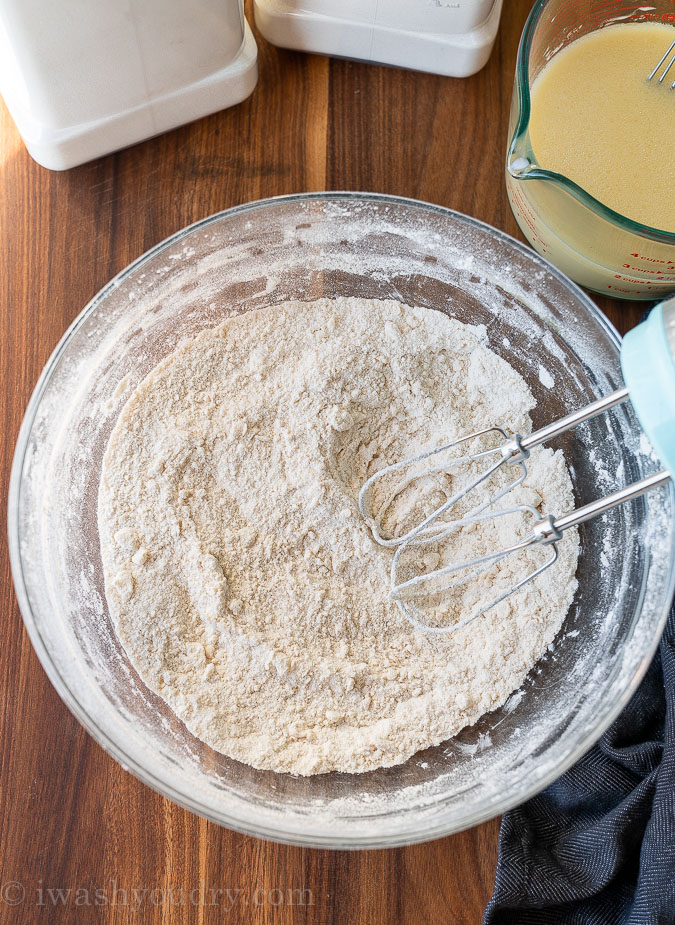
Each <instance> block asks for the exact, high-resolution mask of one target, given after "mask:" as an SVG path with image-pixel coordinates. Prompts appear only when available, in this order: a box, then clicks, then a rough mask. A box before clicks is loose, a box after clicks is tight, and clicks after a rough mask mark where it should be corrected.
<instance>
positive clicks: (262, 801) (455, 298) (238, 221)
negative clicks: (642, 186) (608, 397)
mask: <svg viewBox="0 0 675 925" xmlns="http://www.w3.org/2000/svg"><path fill="white" fill-rule="evenodd" d="M320 296H328V297H330V296H360V297H368V298H394V299H399V300H401V301H403V302H406V303H408V304H410V305H417V306H426V307H428V308H430V309H434V310H438V311H443V312H447V313H449V314H451V315H453V316H455V317H457V318H459V319H460V320H462V321H465V322H470V323H475V324H484V325H485V326H486V328H487V334H488V338H489V341H490V344H491V346H492V349H493V350H495V351H496V352H497V353H499V354H501V355H502V356H503V357H505V358H506V359H507V360H508V361H509V362H510V363H511V364H513V366H514V367H515V368H516V369H518V370H519V372H520V373H521V374H522V375H523V376H524V377H525V379H526V380H527V381H528V383H529V385H530V387H531V389H532V392H533V393H534V395H535V397H536V399H537V402H538V404H537V407H536V410H535V413H534V422H535V424H536V425H539V424H541V423H543V422H544V421H548V420H550V419H552V418H553V417H557V416H558V415H561V414H564V413H566V412H568V411H569V410H571V409H572V408H577V407H579V406H580V405H582V404H584V403H585V402H587V401H589V400H592V399H595V398H597V397H598V396H599V395H602V394H605V393H607V392H610V391H612V390H613V389H615V388H616V387H617V386H618V385H619V384H620V368H619V359H618V357H619V337H618V335H617V333H616V331H615V330H614V329H613V328H612V326H611V325H610V324H609V323H608V322H607V320H606V319H605V318H604V317H603V315H602V314H601V313H600V312H599V311H598V309H597V308H596V307H595V306H594V305H593V304H592V303H591V302H590V301H589V299H588V298H587V297H586V296H585V295H584V294H583V293H582V292H581V291H580V290H579V289H578V288H577V287H576V286H574V285H573V284H572V283H570V282H569V281H568V280H567V279H565V277H563V276H562V274H560V273H559V272H558V271H557V270H555V269H553V268H552V267H550V266H549V265H548V264H547V263H545V261H543V260H542V259H541V258H540V257H539V256H538V255H537V254H535V253H534V252H532V251H531V250H529V249H527V248H525V247H524V246H522V245H520V244H519V243H518V242H516V241H514V240H513V239H511V238H509V237H507V236H506V235H504V234H502V233H501V232H499V231H496V230H495V229H493V228H490V227H489V226H487V225H483V224H481V223H480V222H477V221H475V220H473V219H470V218H466V217H465V216H462V215H459V214H457V213H454V212H450V211H448V210H447V209H442V208H439V207H437V206H432V205H426V204H424V203H419V202H412V201H410V200H406V199H396V198H392V197H386V196H378V195H366V194H353V193H333V194H312V195H305V196H291V197H287V198H281V199H272V200H267V201H264V202H256V203H252V204H250V205H246V206H241V207H238V208H235V209H231V210H230V211H227V212H223V213H221V214H219V215H215V216H212V217H211V218H208V219H205V220H204V221H201V222H199V223H197V224H196V225H193V226H192V227H190V228H187V229H185V230H184V231H181V232H179V233H178V234H176V235H174V236H173V237H171V238H169V239H168V240H167V241H165V242H164V243H162V244H159V245H158V246H157V247H156V248H154V249H153V250H152V251H150V252H149V253H147V254H145V255H144V256H143V257H141V258H139V259H138V260H137V261H136V262H135V263H134V264H132V265H131V266H130V267H129V268H128V269H126V270H125V271H124V272H123V273H121V274H120V275H119V276H118V277H117V278H116V279H114V280H113V281H112V282H111V283H110V284H109V285H108V286H106V288H105V289H104V290H103V291H102V292H101V293H99V295H97V296H96V298H95V299H94V300H93V301H92V302H91V303H90V304H89V305H88V306H87V307H86V308H85V310H84V311H83V312H82V314H81V315H80V316H79V317H78V318H77V319H76V321H75V322H74V323H73V325H72V326H71V328H70V329H69V331H68V332H67V333H66V335H65V336H64V338H63V339H62V341H61V343H60V344H59V345H58V347H57V348H56V350H55V351H54V354H53V355H52V357H51V359H50V361H49V363H48V364H47V366H46V368H45V370H44V372H43V374H42V376H41V378H40V381H39V383H38V385H37V388H36V390H35V393H34V395H33V397H32V399H31V402H30V405H29V407H28V410H27V412H26V417H25V420H24V423H23V426H22V429H21V433H20V436H19V441H18V445H17V450H16V455H15V459H14V467H13V470H12V478H11V486H10V498H9V537H10V548H11V560H12V569H13V574H14V581H15V584H16V589H17V594H18V598H19V603H20V606H21V610H22V613H23V616H24V619H25V622H26V626H27V629H28V632H29V633H30V636H31V639H32V641H33V645H34V646H35V649H36V651H37V653H38V656H39V658H40V660H41V661H42V664H43V665H44V667H45V670H46V671H47V674H48V675H49V677H50V679H51V681H52V682H53V684H54V686H55V687H56V689H57V690H58V692H59V694H60V695H61V697H62V698H63V700H64V701H65V703H66V704H67V705H68V707H69V708H70V709H71V710H72V711H73V713H74V714H75V715H76V716H77V717H78V719H79V720H80V721H81V722H82V723H83V725H84V726H85V727H86V728H87V729H88V730H89V732H90V733H91V734H92V735H93V736H94V737H95V738H96V739H97V741H98V742H99V743H100V744H101V745H103V747H104V748H106V749H107V750H108V751H109V752H110V753H111V754H112V755H113V756H114V757H115V758H116V759H117V760H118V761H119V762H120V763H121V764H122V765H123V766H124V767H125V768H127V769H128V770H130V771H132V772H133V773H134V774H136V775H137V776H138V777H139V778H140V779H141V780H143V781H144V782H145V783H147V784H149V785H150V786H152V787H155V788H156V789H157V790H159V791H160V792H161V793H163V794H165V795H166V796H168V797H169V798H171V799H172V800H175V801H176V802H178V803H180V804H181V805H183V806H185V807H187V808H188V809H190V810H192V811H193V812H196V813H200V814H202V815H204V816H206V817H208V818H209V819H212V820H215V821H216V822H219V823H222V824H224V825H227V826H230V827H232V828H235V829H239V830H241V831H244V832H249V833H252V834H255V835H259V836H264V837H268V838H274V839H278V840H282V841H289V842H295V843H300V844H305V845H317V846H332V847H376V846H388V845H398V844H404V843H410V842H415V841H423V840H425V839H431V838H435V837H438V836H440V835H445V834H447V833H449V832H454V831H457V830H459V829H462V828H464V827H467V826H470V825H474V824H476V823H478V822H481V821H482V820H485V819H488V818H489V817H491V816H494V815H496V814H498V813H500V812H502V811H503V810H505V809H507V808H509V807H511V806H513V805H515V804H517V803H519V802H521V801H523V800H525V799H526V798H528V797H529V796H531V795H532V794H534V793H535V792H536V791H538V790H539V789H541V788H542V787H544V786H545V785H546V784H548V783H549V782H550V781H552V780H553V779H554V778H555V777H557V776H558V775H559V774H561V773H562V772H563V771H564V770H565V769H566V768H567V767H568V766H569V765H570V764H572V762H574V761H575V760H576V759H577V758H578V757H579V756H580V755H581V754H582V753H583V752H584V751H585V750H586V749H588V748H589V747H590V746H591V745H592V743H593V742H594V741H595V740H596V739H597V738H598V737H599V736H600V734H601V733H602V731H603V730H604V729H605V728H606V727H607V726H608V724H609V723H610V722H611V720H612V719H613V718H614V717H615V716H616V715H617V713H618V712H619V711H620V710H621V709H622V707H624V706H625V705H626V703H627V702H628V700H629V698H630V697H631V695H632V693H633V692H634V690H635V688H636V686H637V684H638V682H639V680H640V678H641V677H642V675H643V673H644V671H645V670H646V667H647V665H648V663H649V661H650V658H651V656H652V654H653V652H654V650H655V648H656V646H657V643H658V640H659V636H660V634H661V631H662V628H663V625H664V621H665V619H666V614H667V610H668V606H669V603H670V600H671V595H672V590H673V576H674V571H673V551H674V548H675V547H674V544H673V526H672V524H673V492H672V491H671V489H670V487H668V489H667V490H666V489H659V490H657V491H654V492H653V493H651V494H650V495H648V496H646V497H644V498H641V499H639V501H638V502H636V503H635V504H631V505H625V506H624V507H622V508H618V509H616V510H614V511H612V512H610V513H609V514H607V515H606V516H605V517H603V518H602V519H600V520H596V521H593V522H591V523H588V524H585V525H584V526H583V527H582V529H581V540H582V551H581V559H580V562H579V570H578V577H579V591H578V594H577V596H576V599H575V601H574V604H573V606H572V609H571V611H570V612H569V614H568V615H567V617H566V619H565V623H564V626H563V628H562V630H561V632H560V633H559V635H558V637H557V639H556V641H555V644H554V646H553V647H552V649H551V651H550V652H549V653H548V654H547V656H546V657H545V658H543V659H542V660H541V661H540V662H539V663H538V664H537V666H536V667H535V669H533V671H532V672H531V673H530V676H529V677H528V679H527V681H526V682H525V684H524V686H523V688H522V689H521V691H520V692H519V693H518V694H517V695H516V696H515V697H511V698H510V700H509V702H508V703H507V705H506V706H505V707H503V708H502V709H499V710H496V711H494V712H493V713H490V714H489V715H486V716H485V717H483V718H482V719H481V721H480V722H479V723H477V724H476V725H475V726H473V727H471V728H469V729H465V730H464V731H463V732H461V733H460V734H459V735H458V736H456V737H455V738H454V739H451V740H449V741H448V742H445V743H444V744H442V745H439V746H437V747H435V748H430V749H428V750H426V751H425V752H422V753H419V754H417V755H415V756H414V757H412V758H411V759H410V760H409V761H407V762H406V763H405V764H403V765H400V766H399V767H394V768H388V769H385V770H378V771H373V772H369V773H366V774H362V775H352V774H328V775H323V776H317V777H311V778H296V777H292V776H289V775H278V774H274V773H272V772H263V771H256V770H254V769H253V768H250V767H247V766H245V765H243V764H240V763H238V762H237V761H233V760H231V759H229V758H226V757H225V756H223V755H220V754H217V753H216V752H214V751H212V750H211V749H210V748H208V747H207V746H205V745H203V744H202V743H201V742H199V741H198V740H197V739H195V738H194V737H193V736H192V735H191V734H190V733H189V732H187V731H186V729H185V728H184V726H183V725H182V724H181V722H180V721H179V720H178V719H177V718H176V717H175V716H174V715H173V714H172V713H171V711H170V710H169V709H168V708H167V707H166V706H165V704H164V703H163V702H162V701H161V700H160V699H159V698H158V697H157V696H156V695H155V694H153V693H152V692H151V691H149V690H148V689H147V688H146V687H145V685H144V684H143V683H142V681H141V680H140V679H139V677H138V675H137V674H136V672H135V671H134V669H133V667H132V666H131V664H130V663H129V660H128V659H127V657H126V655H125V653H124V651H123V649H122V647H121V645H120V643H119V642H118V639H117V637H116V635H115V632H114V630H113V627H112V625H111V622H110V618H109V615H108V611H107V607H106V602H105V598H104V594H103V583H102V577H101V560H100V554H99V541H98V530H97V522H96V507H97V501H96V499H97V491H98V482H99V470H100V464H101V457H102V454H103V451H104V448H105V446H106V441H107V439H108V435H109V434H110V431H111V428H112V427H113V425H114V423H115V420H116V418H117V416H118V414H119V412H120V409H121V407H122V405H123V403H124V400H125V396H126V395H127V394H128V389H129V388H131V387H133V386H135V385H136V384H137V383H138V382H139V381H140V380H141V379H142V378H143V377H144V376H145V375H146V373H147V372H148V371H149V370H150V369H151V368H152V367H153V366H154V365H155V364H156V363H157V362H158V361H159V360H160V359H161V358H162V357H164V356H165V355H166V354H168V353H169V352H170V351H172V350H173V349H174V347H175V346H176V345H177V344H178V343H179V342H180V341H181V340H182V339H183V338H184V337H186V336H187V335H191V334H193V333H195V332H197V331H199V330H201V329H202V328H204V327H207V326H211V325H215V324H217V323H218V322H219V321H221V320H222V319H223V318H225V317H226V316H228V315H231V314H234V313H238V312H244V311H255V310H256V309H257V308H260V307H263V306H266V305H269V304H274V303H279V302H282V301H284V300H287V299H303V300H311V299H316V298H317V297H320ZM559 445H560V446H561V447H562V448H563V450H564V452H565V454H566V457H567V460H568V463H569V465H570V466H571V471H572V474H573V481H574V486H575V492H576V496H577V498H576V500H577V502H578V503H580V504H583V503H585V502H587V501H589V500H591V499H592V498H594V497H597V496H598V495H599V494H600V493H601V492H604V491H608V490H610V489H611V488H613V487H615V486H616V485H618V484H620V483H621V484H623V483H624V482H625V481H627V480H629V479H637V478H640V477H642V476H643V475H646V474H648V473H650V472H653V471H656V469H657V467H658V464H657V463H656V461H655V460H654V459H653V458H652V457H651V456H650V455H649V448H648V447H647V446H646V445H645V442H644V440H642V441H641V439H640V433H639V428H638V425H637V422H636V419H635V416H634V414H633V412H632V410H631V408H630V406H629V405H622V406H621V407H619V408H617V409H615V410H614V411H613V412H612V413H611V414H608V415H605V416H604V417H602V418H600V419H597V420H594V421H590V422H588V423H586V424H584V425H583V426H581V427H579V428H577V430H576V431H575V432H574V433H572V434H568V435H567V436H566V437H565V438H564V439H563V440H562V442H561V443H560V444H559Z"/></svg>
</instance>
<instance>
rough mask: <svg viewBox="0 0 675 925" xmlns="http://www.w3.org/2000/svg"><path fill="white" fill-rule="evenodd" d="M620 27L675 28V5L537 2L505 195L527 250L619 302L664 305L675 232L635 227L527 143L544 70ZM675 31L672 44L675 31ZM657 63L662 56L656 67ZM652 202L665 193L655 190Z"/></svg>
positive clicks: (659, 0)
mask: <svg viewBox="0 0 675 925" xmlns="http://www.w3.org/2000/svg"><path fill="white" fill-rule="evenodd" d="M617 22H663V23H666V24H673V25H675V4H673V0H650V3H649V5H644V6H639V5H636V4H635V2H634V0H588V2H586V3H579V2H578V0H538V2H537V3H535V5H534V7H533V9H532V12H531V13H530V16H529V18H528V20H527V23H526V24H525V28H524V30H523V35H522V38H521V40H520V47H519V49H518V62H517V64H516V75H515V82H514V88H513V100H512V103H511V119H510V124H509V144H508V152H507V156H506V190H507V193H508V196H509V202H510V203H511V208H512V209H513V214H514V216H515V218H516V221H517V222H518V224H519V225H520V229H521V231H522V232H523V234H524V235H525V237H526V238H527V239H528V241H529V242H530V244H531V245H532V246H533V247H534V248H535V249H536V250H537V251H538V252H539V253H540V254H543V255H544V256H545V257H546V258H547V259H548V260H551V261H552V262H553V263H554V264H555V265H556V266H557V267H560V269H561V270H563V271H564V272H565V273H567V275H568V276H569V277H570V278H571V279H573V280H576V282H578V283H581V284H582V285H583V286H586V287H587V288H589V289H593V290H594V291H596V292H600V293H603V294H604V295H609V296H612V297H613V298H615V299H659V298H663V296H665V295H666V294H668V293H669V292H673V291H674V290H675V231H673V230H672V229H669V230H668V231H662V230H659V229H657V228H649V227H647V226H646V225H641V224H639V222H634V221H632V220H631V219H629V218H626V216H624V215H620V214H619V213H618V212H615V211H614V210H613V209H610V208H608V207H607V206H605V205H603V204H602V203H601V202H599V201H598V200H597V199H595V197H593V196H591V195H590V193H587V192H586V190H584V189H582V188H581V187H580V186H578V185H577V184H576V183H574V182H573V181H572V180H570V179H569V177H565V176H563V175H562V174H559V173H555V172H554V171H552V170H546V169H545V165H541V164H539V163H538V162H537V156H536V152H533V150H532V144H531V141H530V132H529V126H530V93H531V90H532V84H533V83H534V81H535V80H536V79H537V77H538V76H539V74H540V73H541V70H542V68H544V66H545V65H546V64H547V63H548V61H550V60H551V58H553V57H554V56H555V55H557V54H558V53H559V52H560V51H562V50H563V49H564V48H566V47H567V45H569V44H570V42H573V41H575V40H576V39H578V38H580V37H581V36H582V35H586V34H588V33H589V32H593V31H595V30H597V29H604V28H606V27H607V26H610V25H613V24H615V23H617ZM672 32H673V35H672V38H673V39H675V28H674V29H673V30H672ZM666 47H667V46H666ZM663 50H664V51H665V50H666V48H665V47H664V49H663ZM657 60H658V56H657V58H656V60H655V61H654V64H656V62H657ZM646 77H647V75H646V74H645V78H646ZM655 92H656V91H655ZM625 122H626V125H627V126H628V127H629V126H630V113H626V114H625ZM627 130H628V131H629V130H630V128H628V129H627ZM664 157H667V158H672V154H671V152H668V153H666V152H664ZM664 163H665V162H664ZM668 163H669V164H672V159H671V160H669V161H668ZM637 169H639V165H636V170H637ZM666 170H667V171H668V170H671V168H666ZM671 172H672V171H671ZM655 195H657V196H658V195H661V194H660V193H659V191H658V190H655ZM666 195H670V194H666Z"/></svg>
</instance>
